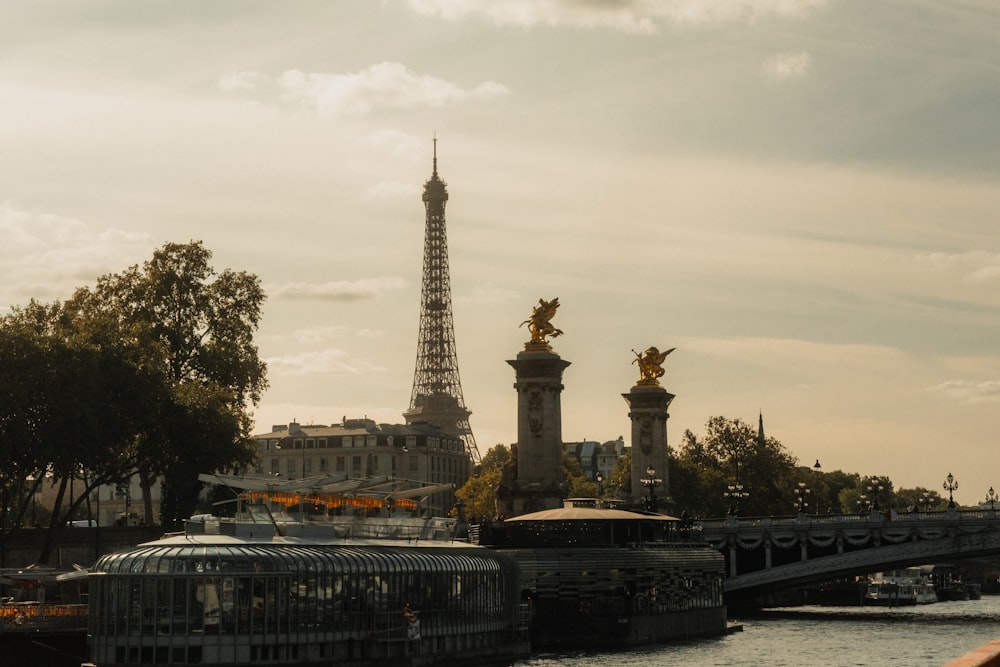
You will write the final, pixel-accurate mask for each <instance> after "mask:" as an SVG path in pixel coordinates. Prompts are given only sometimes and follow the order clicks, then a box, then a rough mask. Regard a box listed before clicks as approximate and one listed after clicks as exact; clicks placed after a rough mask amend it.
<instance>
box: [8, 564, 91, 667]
mask: <svg viewBox="0 0 1000 667" xmlns="http://www.w3.org/2000/svg"><path fill="white" fill-rule="evenodd" d="M87 576H88V573H87V570H86V569H84V568H82V567H79V566H75V567H73V568H71V569H68V570H66V569H59V568H50V567H45V566H39V565H32V566H28V567H24V568H5V569H2V570H0V653H2V654H3V656H4V663H5V664H15V665H19V666H21V667H25V666H28V665H39V666H42V665H44V666H45V667H56V666H58V665H73V667H79V665H80V663H81V662H82V661H83V660H84V659H85V658H86V655H87V641H86V633H87ZM8 661H9V662H8Z"/></svg>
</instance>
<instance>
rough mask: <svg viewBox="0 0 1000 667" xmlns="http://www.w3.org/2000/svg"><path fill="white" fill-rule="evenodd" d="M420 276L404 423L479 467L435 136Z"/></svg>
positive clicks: (426, 193)
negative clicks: (439, 437) (449, 441)
mask: <svg viewBox="0 0 1000 667" xmlns="http://www.w3.org/2000/svg"><path fill="white" fill-rule="evenodd" d="M423 199H424V209H425V210H426V213H427V222H426V225H425V229H424V276H423V285H422V287H421V290H420V334H419V337H418V341H417V368H416V371H415V372H414V374H413V393H412V394H411V395H410V409H409V410H407V411H406V412H404V413H403V418H404V419H406V423H407V424H413V423H417V422H427V423H429V424H432V425H434V426H436V427H438V428H439V429H441V430H442V431H444V432H445V433H448V434H449V435H452V436H456V437H458V438H461V439H462V441H463V442H465V449H466V452H467V453H468V455H469V457H470V458H471V459H472V462H473V464H474V465H479V464H480V457H479V449H478V448H477V447H476V439H475V437H474V436H473V435H472V427H471V426H469V415H470V414H472V412H470V411H469V409H468V408H466V407H465V401H464V399H463V398H462V382H461V380H460V379H459V376H458V356H457V355H456V353H455V324H454V321H453V320H452V315H451V279H450V276H449V273H448V235H447V231H446V229H445V220H444V208H445V203H446V202H447V201H448V187H447V184H446V183H445V182H444V181H442V180H441V179H440V178H439V177H438V172H437V137H435V138H434V170H433V173H432V174H431V178H430V180H429V181H427V182H426V183H424V197H423Z"/></svg>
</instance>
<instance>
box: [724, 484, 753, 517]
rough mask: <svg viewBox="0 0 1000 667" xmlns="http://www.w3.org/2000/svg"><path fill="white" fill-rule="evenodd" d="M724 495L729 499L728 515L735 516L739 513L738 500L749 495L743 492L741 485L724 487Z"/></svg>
mask: <svg viewBox="0 0 1000 667" xmlns="http://www.w3.org/2000/svg"><path fill="white" fill-rule="evenodd" d="M725 495H726V498H728V499H729V515H730V516H737V515H738V514H739V513H740V500H741V499H742V498H746V497H747V496H749V495H750V494H749V493H747V492H746V491H744V490H743V485H742V484H730V485H729V486H728V487H726V494H725Z"/></svg>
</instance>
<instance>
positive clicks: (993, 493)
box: [986, 486, 1000, 510]
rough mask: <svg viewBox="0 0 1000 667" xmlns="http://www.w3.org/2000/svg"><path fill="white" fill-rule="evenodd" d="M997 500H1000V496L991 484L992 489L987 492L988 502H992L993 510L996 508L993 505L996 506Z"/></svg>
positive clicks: (991, 507)
mask: <svg viewBox="0 0 1000 667" xmlns="http://www.w3.org/2000/svg"><path fill="white" fill-rule="evenodd" d="M997 500H1000V497H998V496H997V492H996V491H994V490H993V487H992V486H991V487H990V490H989V491H987V492H986V502H988V503H989V504H990V509H991V510H992V509H994V507H993V506H994V504H995V503H996V501H997Z"/></svg>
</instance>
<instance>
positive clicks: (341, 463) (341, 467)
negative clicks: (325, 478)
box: [337, 456, 344, 472]
mask: <svg viewBox="0 0 1000 667" xmlns="http://www.w3.org/2000/svg"><path fill="white" fill-rule="evenodd" d="M337 472H344V457H343V456H338V457H337Z"/></svg>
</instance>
